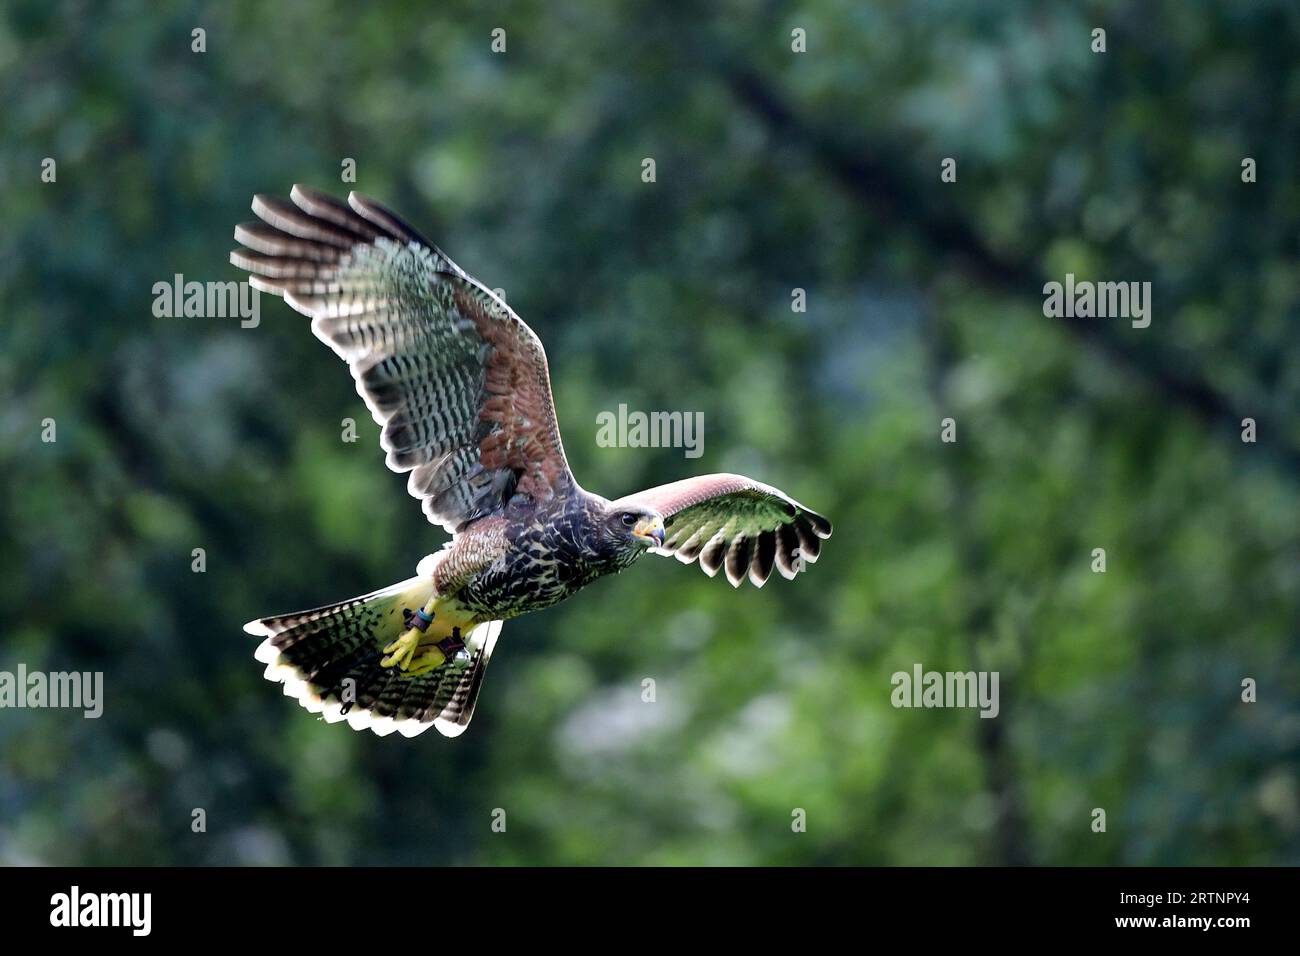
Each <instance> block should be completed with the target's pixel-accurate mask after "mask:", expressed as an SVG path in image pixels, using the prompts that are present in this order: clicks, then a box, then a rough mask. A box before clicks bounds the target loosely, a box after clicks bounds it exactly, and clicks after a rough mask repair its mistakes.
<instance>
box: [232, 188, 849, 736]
mask: <svg viewBox="0 0 1300 956" xmlns="http://www.w3.org/2000/svg"><path fill="white" fill-rule="evenodd" d="M290 199H291V200H292V201H291V202H286V201H284V200H281V199H275V198H271V197H267V196H261V195H259V196H256V197H254V199H253V211H254V212H255V213H256V214H257V215H258V217H259V218H260V220H261V221H259V222H250V223H245V224H243V225H240V226H237V227H235V239H236V240H237V241H238V242H239V243H241V245H242V246H243V248H240V249H237V250H236V251H234V252H232V253H231V254H230V259H231V262H233V263H234V264H235V265H236V266H238V267H240V268H242V269H245V270H247V271H248V272H249V273H250V277H249V282H250V283H251V284H252V285H253V287H254V288H256V289H259V290H260V291H263V292H269V293H272V294H274V295H277V296H282V297H283V298H284V300H285V301H286V302H287V303H288V304H289V305H291V306H293V308H295V309H297V310H298V311H299V312H302V313H304V314H306V315H308V316H311V319H312V323H311V330H312V332H313V333H314V334H315V335H316V337H317V338H319V339H321V340H322V341H323V342H325V344H327V345H328V346H329V347H330V348H332V349H333V350H334V351H335V352H336V353H337V354H338V355H339V357H340V358H342V359H343V360H344V361H345V362H347V364H348V368H349V370H350V371H351V373H352V377H353V379H354V380H355V381H356V388H357V392H358V393H359V394H360V395H361V397H362V399H364V400H365V403H366V406H367V407H368V408H369V409H370V412H371V414H372V415H373V416H374V419H375V422H376V423H378V424H379V425H380V426H381V429H382V431H381V434H380V444H381V445H382V446H383V449H384V452H385V453H386V456H387V457H386V462H387V465H388V467H389V468H390V469H392V470H393V471H395V472H399V473H404V474H407V475H408V478H407V483H406V487H407V490H408V491H409V492H410V493H411V495H413V496H414V497H415V498H418V499H419V500H420V501H421V502H422V503H423V508H424V513H425V515H426V516H427V517H428V519H429V521H431V522H432V523H433V524H435V525H441V526H442V527H443V528H444V529H445V530H446V531H448V532H450V533H451V535H452V537H451V540H450V541H448V542H447V543H446V544H445V545H444V546H443V547H442V549H441V550H440V551H438V552H436V553H434V554H430V555H428V556H426V557H425V558H424V559H423V560H422V561H421V562H420V563H419V565H418V566H417V568H416V574H415V577H413V578H410V579H408V580H406V581H402V582H401V583H399V584H394V585H393V586H391V587H388V588H384V589H383V590H380V591H375V592H373V593H371V594H366V595H363V596H361V597H355V598H352V599H351V600H348V601H343V602H341V603H338V604H330V605H326V606H325V607H319V608H316V609H314V610H310V611H299V612H297V613H293V614H281V615H277V616H275V617H267V618H262V619H260V620H257V621H252V622H250V623H249V624H247V625H245V627H244V630H245V631H247V632H248V633H250V634H253V635H255V636H259V637H263V638H265V640H264V641H263V642H262V644H261V645H260V647H259V648H258V649H257V652H256V655H255V656H256V657H257V659H258V660H259V661H261V662H263V663H265V664H266V665H267V666H266V672H265V676H266V677H267V679H269V680H272V681H282V682H283V683H284V692H285V694H286V695H288V696H291V697H296V698H297V699H298V701H299V702H300V703H301V704H302V705H303V706H304V707H306V708H307V709H308V710H309V711H312V712H315V713H319V714H321V715H322V716H323V717H324V719H325V720H327V721H331V722H335V721H342V720H346V721H347V722H348V724H349V725H350V726H351V727H352V728H354V729H356V730H362V729H369V730H372V731H374V732H375V733H377V734H381V735H382V734H388V733H392V732H393V731H399V732H401V733H402V734H403V735H405V736H408V737H409V736H415V735H416V734H419V733H421V732H422V731H424V730H427V729H428V728H429V727H431V726H432V727H436V728H437V729H438V730H439V731H440V732H441V733H442V734H444V735H446V736H449V737H454V736H457V735H459V734H461V733H462V732H464V730H465V728H466V727H467V726H468V725H469V722H470V718H471V717H472V716H473V714H474V705H475V702H476V700H477V698H478V694H479V690H480V689H481V688H482V686H483V674H484V671H485V670H486V669H487V665H488V661H489V660H490V659H491V657H492V650H493V648H494V647H495V645H496V641H497V637H498V635H500V633H501V625H502V622H503V621H506V620H509V619H510V618H513V617H518V616H519V615H521V614H527V613H529V612H530V611H538V610H541V609H543V608H547V607H550V606H551V605H553V604H556V603H558V602H560V601H563V600H564V599H565V598H567V597H569V596H571V595H573V594H575V593H577V592H578V591H579V590H581V589H582V588H584V587H586V586H587V585H588V584H590V583H591V582H592V581H595V580H596V579H597V578H600V577H603V576H605V575H607V574H613V573H617V572H619V571H622V570H624V569H625V568H628V567H630V566H631V565H632V564H633V563H634V562H636V560H637V559H638V558H640V557H641V556H642V555H643V554H646V553H648V552H653V553H655V554H661V555H672V556H675V557H676V558H677V559H678V560H679V561H682V562H683V563H686V564H689V563H692V562H694V561H697V560H698V562H699V564H700V567H701V568H703V569H704V571H705V573H707V574H708V575H709V576H710V577H712V576H714V575H716V574H717V572H718V571H719V569H721V570H723V571H724V573H725V574H726V577H727V580H728V581H730V582H731V584H732V585H733V586H737V587H738V586H739V585H740V583H741V582H742V581H744V580H745V579H746V578H748V579H749V580H750V581H751V582H752V583H753V584H754V585H756V586H758V587H762V586H763V584H764V582H766V581H767V579H768V577H769V575H770V574H771V573H772V569H773V568H775V569H776V570H778V571H779V572H780V573H781V574H782V575H783V576H784V577H786V578H793V577H794V576H795V574H796V573H797V572H798V571H800V570H802V568H803V566H804V562H813V561H816V560H817V557H818V554H819V553H820V551H821V539H823V538H829V537H830V534H831V523H830V522H829V521H827V520H826V519H825V518H824V517H822V516H821V515H819V514H817V513H816V512H814V511H811V510H809V509H808V508H805V507H804V506H803V505H802V504H800V503H799V502H797V501H795V500H794V499H793V498H790V497H789V496H788V495H786V494H784V493H783V492H781V491H779V490H777V489H776V488H773V487H771V486H769V485H765V484H762V483H760V482H757V481H754V480H752V479H750V478H745V477H743V476H741V475H726V474H718V475H703V476H701V477H698V478H687V479H685V480H684V481H677V482H673V483H672V484H667V485H661V486H659V487H657V488H650V489H649V490H646V491H641V492H638V493H637V494H633V495H627V496H626V497H623V498H619V499H617V500H614V501H610V500H609V499H606V498H602V497H601V496H600V495H596V494H592V493H590V492H588V491H585V490H583V489H582V487H580V486H579V485H578V482H577V481H576V480H575V479H574V477H573V473H572V472H571V471H570V470H569V464H568V461H567V460H566V459H565V457H564V446H563V444H562V443H561V441H560V430H559V425H558V424H557V422H556V418H555V408H554V405H553V402H552V399H551V383H550V374H549V372H548V370H547V364H546V353H545V352H544V351H543V350H542V343H541V342H540V341H539V340H538V338H537V336H536V335H535V334H534V333H533V330H532V329H530V328H529V327H528V326H527V325H525V324H524V323H523V321H522V320H521V319H520V318H519V317H518V316H517V315H515V313H514V312H513V311H511V310H510V308H509V307H508V306H507V305H506V304H505V302H504V301H502V300H501V299H500V298H499V297H498V296H496V295H494V294H493V293H492V292H491V291H490V290H489V289H487V288H486V287H485V286H484V285H483V284H482V283H480V282H479V281H477V280H476V279H474V278H472V277H471V276H469V275H467V274H466V273H465V272H464V271H463V270H462V269H461V268H460V267H459V266H457V265H456V264H455V263H454V262H452V261H451V260H450V259H449V258H447V256H446V255H444V254H443V252H442V251H441V250H440V249H438V247H437V246H435V245H434V244H433V243H431V242H430V241H429V240H427V239H425V238H424V237H423V236H421V235H420V234H419V233H418V232H416V231H415V230H414V229H413V228H411V226H409V225H408V224H407V223H406V222H405V221H403V220H402V219H401V218H399V217H398V216H397V215H395V214H394V213H392V212H390V211H389V210H388V209H386V208H384V207H383V206H381V205H380V204H379V203H377V202H374V201H373V200H370V199H367V198H364V197H362V196H359V195H357V194H356V193H352V194H351V195H349V196H348V201H347V203H344V202H342V201H340V200H338V199H336V198H334V197H333V196H330V195H327V194H325V193H322V192H319V191H317V190H313V189H308V188H305V187H303V186H294V187H293V190H292V192H291V193H290Z"/></svg>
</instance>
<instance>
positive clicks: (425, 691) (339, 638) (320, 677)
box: [244, 577, 501, 737]
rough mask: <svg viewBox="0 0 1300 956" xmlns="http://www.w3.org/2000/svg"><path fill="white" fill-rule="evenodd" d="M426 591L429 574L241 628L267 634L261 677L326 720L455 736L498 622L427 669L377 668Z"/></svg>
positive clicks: (468, 713)
mask: <svg viewBox="0 0 1300 956" xmlns="http://www.w3.org/2000/svg"><path fill="white" fill-rule="evenodd" d="M429 595H430V582H429V579H428V578H427V577H415V578H411V579H409V580H407V581H403V582H401V583H400V584H394V585H393V586H392V587H388V588H384V589H383V590H382V591H375V592H373V593H372V594H366V595H363V596H361V597H356V598H352V599H351V600H349V601H342V602H340V603H338V604H330V605H327V606H325V607H319V608H315V609H314V610H310V611H299V612H297V613H294V614H281V615H278V616H276V617H267V618H262V619H261V620H259V621H251V622H250V623H248V624H245V625H244V630H245V631H247V632H248V633H249V634H253V635H256V636H258V637H264V638H265V640H264V641H263V642H262V644H261V646H259V647H258V649H257V652H256V654H255V655H254V656H256V658H257V659H258V660H259V661H261V662H262V663H264V664H266V672H265V674H264V675H263V676H265V677H266V679H267V680H271V681H283V682H284V693H285V695H286V696H288V697H295V698H297V700H298V703H300V704H302V706H303V707H305V708H307V710H309V711H311V712H312V713H318V714H320V715H321V716H322V717H323V718H324V719H325V720H326V721H328V722H329V723H336V722H338V721H342V720H346V721H347V722H348V725H349V726H350V727H352V729H353V730H372V731H374V732H375V733H376V734H379V735H381V736H383V735H386V734H391V733H392V732H393V731H394V730H396V731H398V732H399V733H401V734H402V735H403V736H406V737H414V736H415V735H416V734H420V733H423V732H424V731H426V730H428V729H429V728H430V727H436V728H437V729H438V731H439V733H441V734H443V735H444V736H446V737H456V736H459V735H460V734H462V733H464V731H465V728H466V727H467V726H469V722H470V718H472V717H473V716H474V704H475V702H476V701H477V700H478V693H479V689H480V688H481V687H482V685H483V672H484V671H485V670H486V669H487V665H488V661H489V659H490V658H491V656H492V648H493V646H494V645H495V644H496V639H497V635H499V634H500V633H501V622H500V621H488V622H486V623H483V624H480V625H478V626H477V627H475V628H474V629H473V630H471V631H470V632H469V634H468V635H465V636H464V637H463V640H464V642H465V649H464V651H462V652H461V653H459V654H457V655H456V656H455V657H453V658H452V659H451V660H448V661H445V662H444V663H443V664H441V665H440V666H439V667H437V668H436V669H434V670H432V671H428V672H427V673H423V674H418V675H415V676H412V675H411V674H409V673H407V672H406V671H404V670H402V669H401V668H399V667H384V666H382V665H381V664H380V661H381V660H383V658H384V647H385V645H387V644H389V643H391V642H392V641H394V640H395V639H396V638H397V637H398V635H400V634H401V633H402V632H403V631H404V630H405V629H406V620H407V617H408V616H409V614H410V613H413V612H414V611H416V610H417V609H418V608H420V607H421V606H422V605H423V604H424V602H425V600H426V599H427V598H428V597H429ZM404 611H406V612H407V613H406V614H404V613H403V612H404Z"/></svg>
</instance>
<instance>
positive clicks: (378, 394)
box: [230, 186, 573, 532]
mask: <svg viewBox="0 0 1300 956" xmlns="http://www.w3.org/2000/svg"><path fill="white" fill-rule="evenodd" d="M290 198H292V200H293V202H292V203H287V202H284V201H283V200H279V199H274V198H270V197H265V196H256V197H254V199H253V211H254V212H255V213H257V215H258V216H260V217H261V219H262V221H261V222H252V223H245V224H244V225H240V226H236V227H235V238H236V239H237V240H238V241H239V242H241V243H243V244H244V246H246V247H247V248H243V249H237V250H235V251H234V252H232V253H231V254H230V261H231V262H233V263H234V264H235V265H237V266H239V267H240V268H242V269H247V270H248V271H249V272H250V273H252V276H251V278H250V279H249V281H250V282H251V283H252V285H253V286H254V287H255V288H257V289H260V290H262V291H264V292H270V293H272V294H274V295H279V296H283V297H284V300H285V301H286V302H288V303H289V304H290V305H291V306H293V307H294V308H295V309H297V310H298V311H299V312H302V313H304V314H306V315H309V316H311V318H312V323H311V328H312V332H314V333H315V334H316V337H317V338H319V339H321V340H322V341H323V342H325V343H326V344H327V345H329V346H330V348H332V349H334V351H335V352H337V353H338V354H339V356H340V357H342V358H343V359H344V360H345V361H346V362H347V363H348V367H349V368H350V369H351V371H352V377H353V378H354V379H355V380H356V383H357V392H358V393H359V394H360V395H361V397H362V398H363V399H365V402H366V405H367V407H369V409H370V413H371V414H372V415H373V416H374V419H375V421H376V422H377V423H378V424H379V425H380V426H382V428H383V431H382V433H381V435H380V444H381V445H382V446H383V448H384V451H385V452H387V457H386V461H387V464H388V467H389V468H391V469H392V470H393V471H396V472H410V477H409V478H408V480H407V484H406V487H407V490H408V491H409V492H410V493H411V494H412V495H414V496H415V497H416V498H419V499H422V500H423V502H424V512H425V514H426V515H428V517H429V520H430V521H432V522H434V523H435V524H441V525H442V526H443V527H444V528H446V529H447V530H448V531H453V532H454V531H455V530H456V529H457V528H459V527H460V526H461V525H463V524H464V523H465V522H467V521H471V520H473V519H474V518H478V517H481V516H483V515H487V514H494V513H497V512H500V511H501V510H502V508H503V507H504V505H505V504H506V503H508V502H509V501H510V499H511V498H512V497H513V496H515V495H524V496H527V497H529V498H532V499H535V500H545V499H547V498H550V497H552V496H554V495H562V494H563V493H564V492H566V491H567V490H568V489H570V488H571V487H572V486H573V475H572V474H571V473H570V471H569V464H568V461H567V460H566V459H565V457H564V446H563V445H562V444H561V443H560V429H559V425H558V423H557V422H556V420H555V406H554V403H553V400H552V398H551V380H550V374H549V372H548V370H547V366H546V353H545V352H544V351H543V350H542V343H541V342H540V341H538V338H537V336H536V335H535V334H534V333H533V330H532V329H530V328H529V327H528V326H527V325H525V324H524V323H523V321H522V320H521V319H520V318H519V317H518V316H517V315H515V314H514V312H512V311H511V310H510V308H509V307H508V306H507V305H506V304H505V303H504V302H503V301H502V300H501V299H500V298H498V297H497V296H496V295H494V294H493V293H492V292H491V291H490V290H489V289H487V288H485V287H484V286H483V285H482V284H481V283H479V282H478V281H477V280H476V279H473V278H471V277H470V276H468V275H466V274H465V272H464V271H463V270H462V269H461V268H460V267H459V266H457V265H456V264H455V263H454V262H452V261H451V260H450V259H448V258H447V257H446V256H445V255H444V254H443V253H442V251H441V250H439V249H438V248H437V247H436V246H434V245H433V243H431V242H429V241H428V240H426V239H424V238H423V237H421V236H420V235H419V233H417V232H416V231H415V230H414V229H412V228H411V227H410V226H408V225H407V224H406V223H405V222H403V221H402V220H401V219H399V218H398V217H397V216H396V215H394V214H393V213H392V212H389V211H388V210H387V209H385V208H384V207H383V206H381V205H379V204H378V203H376V202H374V201H373V200H370V199H366V198H364V197H362V196H359V195H357V194H356V193H352V194H351V195H349V196H348V202H347V204H344V203H343V202H341V201H340V200H338V199H335V198H334V197H332V196H329V195H326V194H325V193H321V192H318V191H316V190H313V189H308V188H305V187H303V186H294V187H293V191H292V193H290Z"/></svg>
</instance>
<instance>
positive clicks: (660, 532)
mask: <svg viewBox="0 0 1300 956" xmlns="http://www.w3.org/2000/svg"><path fill="white" fill-rule="evenodd" d="M632 533H633V534H634V535H636V536H637V538H638V539H640V540H641V541H643V542H644V543H645V544H647V545H651V546H653V547H663V543H664V519H663V518H660V517H658V516H655V517H653V518H642V519H641V520H640V521H638V522H637V523H636V526H635V527H633V528H632Z"/></svg>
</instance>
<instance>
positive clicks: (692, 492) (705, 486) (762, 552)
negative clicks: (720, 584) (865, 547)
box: [614, 474, 832, 587]
mask: <svg viewBox="0 0 1300 956" xmlns="http://www.w3.org/2000/svg"><path fill="white" fill-rule="evenodd" d="M623 504H627V505H637V506H641V507H648V508H653V509H654V510H656V511H658V512H659V513H660V514H661V515H663V517H664V526H665V535H666V536H665V538H664V543H663V546H662V547H660V548H655V549H654V550H655V551H656V552H657V553H659V554H670V555H674V556H675V557H676V558H677V559H678V560H679V561H681V562H683V563H685V564H690V563H691V562H693V561H696V560H698V561H699V562H700V567H701V568H702V569H703V570H704V573H705V574H707V575H709V576H710V577H713V576H714V575H716V574H717V573H718V571H719V569H725V571H726V575H727V580H728V581H730V582H731V584H732V586H733V587H739V586H740V583H741V581H743V580H745V578H746V577H748V578H749V580H750V583H752V584H753V585H754V586H755V587H762V586H763V585H764V584H765V583H767V580H768V578H769V577H771V574H772V569H773V568H776V570H777V571H779V572H780V573H781V575H782V577H785V578H793V577H794V576H795V575H796V574H797V573H798V572H799V570H801V569H802V567H803V562H807V563H809V564H811V563H813V562H814V561H816V560H817V558H818V556H819V555H820V554H821V543H822V540H823V539H824V538H829V537H830V536H831V530H832V528H831V523H830V521H828V520H827V519H826V518H825V517H823V516H822V515H820V514H818V513H817V512H815V511H812V510H811V509H809V508H807V507H805V506H804V505H802V504H800V503H799V502H797V501H795V500H794V499H793V498H791V497H790V496H789V495H787V494H785V492H783V491H781V490H779V489H777V488H773V487H772V486H771V485H765V484H763V483H761V482H758V481H754V480H753V479H752V478H746V477H744V476H743V475H729V474H719V475H702V476H700V477H698V478H687V479H686V480H684V481H675V482H673V483H671V484H667V485H660V486H658V487H657V488H650V489H647V490H646V491H641V492H638V493H637V494H634V495H628V496H626V497H625V498H621V499H619V500H618V501H617V502H615V503H614V505H615V506H616V507H617V506H619V505H623Z"/></svg>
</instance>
